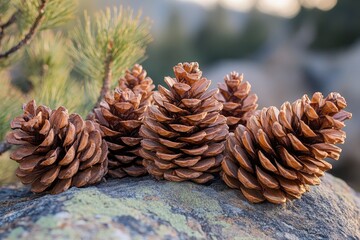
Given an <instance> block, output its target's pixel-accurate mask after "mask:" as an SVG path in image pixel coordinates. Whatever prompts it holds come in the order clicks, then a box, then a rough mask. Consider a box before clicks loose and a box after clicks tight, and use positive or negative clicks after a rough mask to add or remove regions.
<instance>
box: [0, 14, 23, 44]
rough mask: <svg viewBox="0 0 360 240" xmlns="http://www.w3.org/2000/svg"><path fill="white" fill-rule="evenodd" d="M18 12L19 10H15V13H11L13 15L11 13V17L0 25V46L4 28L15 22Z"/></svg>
mask: <svg viewBox="0 0 360 240" xmlns="http://www.w3.org/2000/svg"><path fill="white" fill-rule="evenodd" d="M18 14H19V12H18V11H16V12H15V13H13V15H11V17H10V18H9V20H8V21H7V22H5V23H3V24H1V25H0V46H1V41H2V39H3V38H4V31H5V29H6V28H8V27H9V26H11V25H12V24H13V23H15V21H16V18H17V15H18Z"/></svg>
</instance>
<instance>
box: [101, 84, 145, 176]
mask: <svg viewBox="0 0 360 240" xmlns="http://www.w3.org/2000/svg"><path fill="white" fill-rule="evenodd" d="M141 101H142V95H141V94H139V93H138V94H135V93H134V92H133V91H132V90H130V89H125V90H120V89H116V90H115V92H114V94H108V95H107V96H106V97H105V101H104V102H102V103H101V106H100V108H98V109H96V110H95V116H96V119H97V120H98V122H99V124H100V128H101V130H102V136H103V137H104V139H105V140H106V141H107V143H108V147H109V175H110V176H112V177H116V178H123V177H125V176H127V175H129V176H141V175H144V174H146V170H145V168H144V167H143V165H142V158H141V157H139V148H140V141H141V139H142V138H141V137H140V136H139V128H140V126H141V124H142V122H141V120H142V118H143V114H144V111H145V110H146V108H147V105H144V106H141V105H142V102H141Z"/></svg>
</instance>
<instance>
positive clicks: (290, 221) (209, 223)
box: [0, 174, 360, 239]
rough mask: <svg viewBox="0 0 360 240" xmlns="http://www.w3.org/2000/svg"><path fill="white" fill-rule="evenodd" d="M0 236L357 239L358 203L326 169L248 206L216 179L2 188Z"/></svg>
mask: <svg viewBox="0 0 360 240" xmlns="http://www.w3.org/2000/svg"><path fill="white" fill-rule="evenodd" d="M0 199H1V200H0V238H1V239H3V238H4V239H26V238H29V237H31V238H32V239H44V238H51V239H79V238H82V239H143V238H147V239H254V238H259V239H263V238H267V239H314V238H316V239H326V238H331V239H358V238H359V237H360V229H359V226H360V210H359V207H360V201H359V197H358V196H357V195H356V193H355V192H354V191H353V190H352V189H351V188H350V187H348V186H347V185H346V184H345V183H344V182H343V181H342V180H339V179H337V178H335V177H332V176H331V175H329V174H327V175H325V177H324V179H323V183H322V185H320V186H318V187H313V188H312V189H311V191H310V192H309V193H306V194H305V195H304V196H303V197H302V198H301V199H300V200H297V201H294V202H291V203H287V204H284V205H280V206H274V205H272V204H269V203H265V204H258V205H253V204H250V203H248V202H247V201H246V200H245V199H244V198H243V197H242V196H241V193H239V192H237V191H236V190H232V189H229V188H227V187H226V186H225V185H224V184H223V183H222V182H220V181H215V182H214V183H212V184H211V185H209V186H201V185H197V184H194V183H190V182H184V183H174V182H166V181H156V180H153V179H152V178H150V177H143V178H138V179H130V178H129V179H123V180H122V181H119V180H111V181H109V182H107V183H102V184H100V185H98V186H94V187H89V188H85V189H77V188H72V189H70V190H69V191H67V192H65V193H61V194H59V195H56V196H50V195H43V196H36V195H32V194H30V193H29V192H28V191H27V190H26V189H20V190H19V189H18V190H12V189H0Z"/></svg>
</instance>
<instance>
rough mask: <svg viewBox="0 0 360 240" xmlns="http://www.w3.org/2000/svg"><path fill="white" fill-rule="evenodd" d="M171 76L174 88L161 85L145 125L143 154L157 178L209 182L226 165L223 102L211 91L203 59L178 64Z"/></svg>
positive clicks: (167, 79) (225, 130)
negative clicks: (200, 62)
mask: <svg viewBox="0 0 360 240" xmlns="http://www.w3.org/2000/svg"><path fill="white" fill-rule="evenodd" d="M174 72H175V78H170V77H166V78H165V82H166V84H167V85H168V87H169V89H166V88H164V87H162V86H159V88H158V92H155V93H154V100H155V105H153V106H150V107H149V108H148V110H147V115H146V117H145V120H144V124H143V125H142V127H141V128H140V135H141V136H142V137H143V138H144V140H142V141H141V146H142V149H141V151H140V152H141V155H142V156H143V157H144V165H145V166H146V168H147V170H148V172H149V173H150V174H151V175H153V176H155V177H156V178H157V179H163V178H164V179H166V180H170V181H178V182H179V181H185V180H191V181H194V182H196V183H206V182H208V181H210V180H212V179H213V178H214V173H217V172H219V171H220V164H221V161H222V159H223V150H224V141H225V139H226V137H227V135H228V126H227V125H226V118H225V117H224V116H222V115H220V113H219V112H220V111H221V109H222V104H221V103H219V102H218V101H217V100H216V99H215V97H214V95H215V94H216V93H217V92H218V90H217V89H216V90H212V91H207V89H208V87H209V86H210V83H211V82H210V81H209V80H207V79H206V78H204V77H202V72H201V71H200V69H199V65H198V63H183V64H181V63H180V64H178V65H177V66H175V67H174Z"/></svg>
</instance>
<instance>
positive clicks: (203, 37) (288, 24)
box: [80, 0, 360, 191]
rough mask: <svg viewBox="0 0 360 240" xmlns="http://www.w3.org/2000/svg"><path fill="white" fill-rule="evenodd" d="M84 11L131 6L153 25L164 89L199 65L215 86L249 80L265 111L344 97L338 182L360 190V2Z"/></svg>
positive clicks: (179, 1) (128, 1) (148, 4)
mask: <svg viewBox="0 0 360 240" xmlns="http://www.w3.org/2000/svg"><path fill="white" fill-rule="evenodd" d="M81 2H83V3H82V4H81V5H82V7H84V8H88V9H93V10H95V9H99V8H104V7H105V6H111V5H118V4H124V5H128V6H131V7H132V8H134V9H135V10H140V11H142V13H143V15H144V16H147V17H149V18H150V19H152V22H153V27H152V32H153V38H154V41H153V42H152V44H150V47H149V48H148V51H147V60H146V61H145V62H144V67H145V68H146V69H147V71H148V73H149V75H150V76H151V77H152V78H153V80H154V81H155V82H156V83H157V84H159V83H162V81H163V78H164V76H167V75H170V76H172V66H174V65H175V64H177V63H178V62H183V61H197V62H199V64H200V66H201V68H202V71H203V74H204V75H205V76H206V77H207V78H209V79H211V80H212V82H213V86H212V87H216V83H217V82H220V81H222V80H223V78H224V75H225V74H227V73H229V72H230V71H233V70H236V71H238V72H241V73H244V76H245V79H246V80H247V81H249V82H250V83H251V85H252V90H253V91H254V92H255V93H257V94H258V96H259V107H261V108H262V107H265V106H269V105H274V106H277V107H279V106H280V105H281V104H282V103H283V102H284V101H294V100H296V99H298V98H300V97H301V96H302V95H303V94H305V93H306V94H308V95H312V94H313V93H314V92H316V91H321V92H323V94H324V95H327V94H328V93H329V92H331V91H337V92H339V93H341V94H342V95H343V96H344V97H345V98H346V99H347V102H348V109H349V111H351V112H352V113H353V119H352V120H350V121H348V122H347V127H346V128H345V131H346V132H347V140H346V144H345V145H343V146H341V147H342V148H343V152H342V156H341V158H340V160H339V161H337V162H335V161H332V163H333V165H334V169H333V170H332V174H334V175H336V176H338V177H340V178H342V179H344V180H345V181H347V182H348V184H350V185H351V186H352V187H353V188H355V189H357V190H358V191H359V190H360V128H359V126H360V108H359V106H360V79H359V76H360V1H357V0H338V1H337V0H276V1H273V0H151V1H149V0H123V1H114V0H103V1H94V0H91V1H89V0H82V1H80V3H81Z"/></svg>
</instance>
